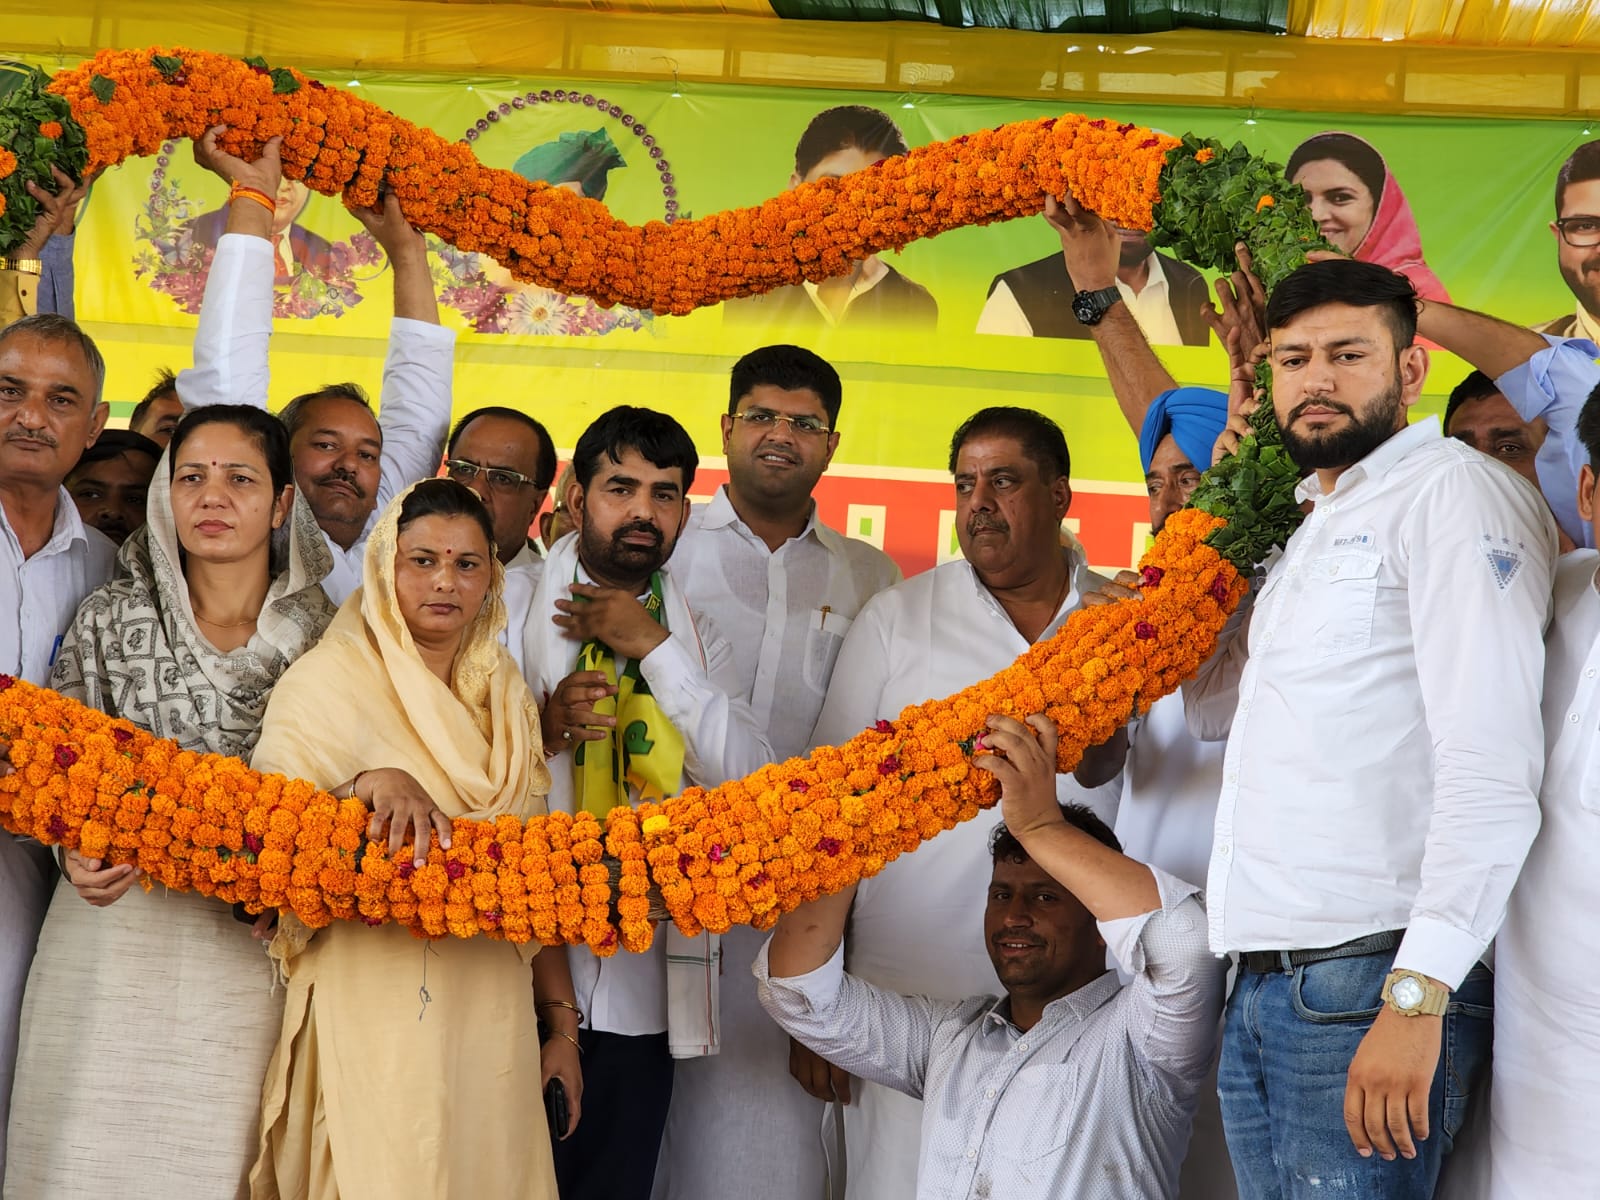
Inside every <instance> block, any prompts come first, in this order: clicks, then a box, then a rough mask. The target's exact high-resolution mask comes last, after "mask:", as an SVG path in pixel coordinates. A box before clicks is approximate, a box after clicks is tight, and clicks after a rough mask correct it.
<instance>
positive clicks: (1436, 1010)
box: [1383, 971, 1450, 1017]
mask: <svg viewBox="0 0 1600 1200" xmlns="http://www.w3.org/2000/svg"><path fill="white" fill-rule="evenodd" d="M1383 1002H1384V1003H1385V1004H1387V1005H1388V1006H1389V1007H1390V1008H1392V1009H1393V1010H1394V1011H1395V1012H1397V1013H1399V1014H1400V1015H1401V1016H1402V1017H1442V1016H1444V1011H1445V1009H1446V1008H1447V1007H1448V1006H1449V1004H1450V989H1449V988H1447V987H1442V986H1440V985H1439V984H1437V983H1435V982H1434V981H1433V980H1431V979H1429V978H1428V977H1427V976H1426V975H1419V974H1417V972H1415V971H1390V972H1389V977H1388V978H1387V979H1385V980H1384V981H1383Z"/></svg>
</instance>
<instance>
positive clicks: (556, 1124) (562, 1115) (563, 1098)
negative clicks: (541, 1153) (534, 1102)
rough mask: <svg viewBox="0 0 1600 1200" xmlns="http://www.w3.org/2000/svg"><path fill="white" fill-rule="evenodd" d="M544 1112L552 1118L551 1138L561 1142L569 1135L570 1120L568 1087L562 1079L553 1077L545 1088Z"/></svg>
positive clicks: (553, 1140)
mask: <svg viewBox="0 0 1600 1200" xmlns="http://www.w3.org/2000/svg"><path fill="white" fill-rule="evenodd" d="M544 1112H545V1116H546V1117H548V1118H549V1120H550V1140H551V1141H552V1142H559V1141H560V1140H561V1139H562V1138H564V1137H566V1136H567V1125H568V1124H569V1121H570V1113H569V1112H568V1109H567V1089H566V1085H564V1084H563V1083H562V1082H561V1080H560V1079H552V1080H551V1081H550V1083H549V1085H548V1086H547V1087H546V1088H545V1089H544Z"/></svg>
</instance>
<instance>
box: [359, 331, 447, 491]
mask: <svg viewBox="0 0 1600 1200" xmlns="http://www.w3.org/2000/svg"><path fill="white" fill-rule="evenodd" d="M455 355H456V335H455V331H454V330H453V329H446V328H445V327H444V326H443V325H434V324H431V323H429V322H427V321H414V320H411V319H410V318H408V317H396V318H394V321H393V323H392V324H391V325H390V327H389V355H388V358H386V359H385V360H384V364H383V394H382V397H381V398H380V400H379V403H378V427H379V428H380V429H381V430H382V431H383V463H382V471H381V474H380V476H379V479H378V503H377V511H378V512H382V511H383V510H384V508H385V507H386V506H387V505H388V503H389V501H390V500H392V499H394V498H395V496H397V495H399V494H400V493H401V492H403V491H404V490H405V489H406V488H408V487H410V486H411V485H412V484H413V483H416V482H417V481H418V480H419V479H428V478H430V477H431V476H434V475H437V474H438V473H439V461H440V459H441V457H442V456H443V454H444V443H445V438H446V437H447V436H448V435H449V433H450V405H451V403H452V390H451V381H452V379H453V377H454V373H455Z"/></svg>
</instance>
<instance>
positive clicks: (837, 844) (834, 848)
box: [817, 837, 844, 855]
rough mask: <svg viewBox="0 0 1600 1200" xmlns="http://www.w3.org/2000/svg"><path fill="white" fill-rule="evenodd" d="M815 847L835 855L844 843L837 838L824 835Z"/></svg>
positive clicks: (842, 847)
mask: <svg viewBox="0 0 1600 1200" xmlns="http://www.w3.org/2000/svg"><path fill="white" fill-rule="evenodd" d="M817 849H818V850H820V851H822V853H824V854H827V855H836V854H838V853H839V851H841V850H843V849H844V843H843V842H841V841H840V840H839V839H838V838H831V837H825V838H823V839H822V840H821V841H820V842H818V843H817Z"/></svg>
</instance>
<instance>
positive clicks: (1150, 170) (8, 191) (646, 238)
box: [0, 48, 1316, 314]
mask: <svg viewBox="0 0 1600 1200" xmlns="http://www.w3.org/2000/svg"><path fill="white" fill-rule="evenodd" d="M45 96H49V97H54V98H56V100H64V101H65V102H66V105H67V108H68V117H67V120H68V123H70V126H71V128H70V129H68V130H66V136H65V137H64V138H63V139H62V141H63V145H64V146H65V145H66V144H68V143H74V144H76V143H79V142H80V139H81V143H82V144H83V145H85V146H86V147H87V155H86V158H87V161H86V162H80V161H78V160H79V159H81V158H83V157H84V155H83V153H82V151H80V150H74V151H72V152H71V153H70V154H68V153H67V152H66V151H65V150H64V151H63V157H62V161H63V162H67V163H68V164H69V165H71V166H74V167H76V168H78V169H80V170H82V169H87V170H89V171H93V170H98V169H100V168H103V167H107V166H111V165H114V164H116V163H119V162H122V161H123V160H124V159H126V158H128V157H129V156H130V155H142V154H155V153H158V152H159V150H160V148H161V145H162V144H163V143H164V142H166V141H167V140H169V139H172V138H176V137H188V138H197V137H200V136H202V135H203V134H204V132H205V130H206V129H208V128H210V127H211V126H213V125H216V124H219V123H220V124H225V125H227V126H228V130H229V132H228V134H227V135H226V137H225V138H224V140H223V144H224V147H225V148H226V149H228V150H229V151H231V152H234V153H238V154H242V155H246V156H253V155H254V154H256V153H257V152H258V150H259V148H260V146H261V145H262V143H264V142H265V141H266V140H267V139H269V138H271V137H274V136H282V137H283V139H284V144H283V162H284V169H285V172H286V173H287V174H288V175H289V176H290V177H291V178H303V179H304V180H305V182H306V183H307V185H308V186H310V187H311V188H312V189H313V190H315V191H319V192H324V193H326V194H329V195H332V194H342V195H343V197H344V199H345V201H346V202H347V203H349V204H354V205H372V204H374V203H376V202H377V199H378V188H379V184H380V183H387V186H388V187H389V188H390V189H391V190H392V191H393V193H394V194H395V195H396V196H397V197H398V198H399V200H400V204H401V207H402V209H403V210H404V211H405V214H406V216H407V218H408V219H409V220H410V221H411V223H412V224H413V225H415V226H416V227H418V228H419V229H421V230H423V231H424V232H427V233H432V234H435V235H437V236H438V237H441V238H443V239H444V240H445V241H447V242H449V243H451V244H452V245H454V246H455V247H456V248H457V249H458V250H462V251H474V252H482V253H486V254H489V255H490V256H491V257H493V258H494V259H495V260H496V261H498V262H499V263H500V264H501V265H503V266H504V267H506V268H507V269H508V270H509V271H510V272H511V274H512V275H513V277H515V278H517V279H521V280H527V281H530V282H533V283H537V284H538V285H540V286H541V287H547V288H550V289H552V290H553V291H557V292H560V293H562V294H563V295H567V296H575V295H582V296H588V297H590V298H591V299H593V300H595V301H597V302H598V303H600V304H602V305H612V304H626V305H628V306H629V307H632V308H635V309H640V310H649V311H651V312H654V313H658V314H660V313H687V312H691V311H693V310H694V309H695V308H698V307H701V306H704V305H708V304H715V303H718V302H719V301H722V300H727V299H730V298H732V297H734V296H747V295H753V294H757V293H762V292H768V291H771V290H773V289H774V288H778V287H783V286H787V285H791V284H795V283H799V282H800V281H801V280H806V279H809V280H812V281H820V280H823V279H827V278H830V277H832V276H835V275H840V274H843V273H844V272H846V271H847V270H849V267H850V263H851V262H853V261H855V260H858V259H860V258H863V257H865V256H866V255H868V254H873V253H877V252H880V251H885V250H890V249H899V248H901V247H903V246H905V245H906V244H908V243H910V242H913V241H916V240H917V239H919V238H924V237H931V236H934V235H935V234H938V233H943V232H945V231H947V230H951V229H957V228H960V227H963V226H967V225H977V224H985V223H988V222H991V221H999V220H1006V219H1009V218H1012V217H1017V216H1024V215H1027V214H1030V213H1036V212H1038V211H1040V209H1041V208H1042V207H1043V204H1044V197H1045V196H1046V195H1065V194H1067V193H1068V192H1071V194H1072V195H1074V196H1076V197H1077V198H1078V199H1079V200H1080V201H1081V202H1083V203H1084V204H1085V205H1087V206H1088V207H1090V208H1092V209H1093V210H1094V211H1096V212H1098V213H1100V214H1101V215H1102V216H1104V217H1106V218H1107V219H1109V220H1112V221H1115V222H1116V223H1117V224H1119V225H1123V226H1125V227H1128V228H1135V229H1146V230H1149V229H1152V227H1153V228H1154V237H1155V239H1156V240H1158V241H1161V240H1162V239H1164V238H1170V237H1172V236H1182V235H1183V234H1184V233H1185V232H1188V231H1190V230H1191V229H1192V228H1193V227H1198V226H1201V225H1205V226H1207V227H1208V228H1209V226H1210V225H1212V224H1214V223H1215V222H1217V221H1219V220H1230V221H1231V222H1232V225H1231V229H1230V235H1231V236H1232V237H1240V236H1242V237H1244V238H1245V240H1246V241H1248V242H1249V243H1250V246H1251V249H1252V251H1255V252H1257V256H1258V259H1260V260H1263V261H1272V262H1277V261H1279V260H1283V261H1287V260H1288V258H1290V257H1292V256H1293V254H1294V253H1295V251H1296V250H1301V251H1303V249H1304V248H1305V247H1306V246H1309V245H1312V244H1315V240H1316V232H1315V224H1314V223H1313V222H1311V221H1310V218H1309V214H1307V213H1305V212H1304V208H1303V206H1302V205H1283V204H1277V205H1267V206H1265V207H1261V206H1260V205H1259V202H1260V200H1261V197H1262V196H1263V195H1266V194H1269V193H1271V194H1275V195H1279V196H1280V197H1281V196H1282V195H1283V192H1282V190H1281V189H1278V188H1277V184H1276V179H1281V171H1280V172H1276V176H1274V175H1273V171H1271V170H1265V171H1264V172H1263V175H1262V178H1263V179H1266V180H1268V181H1269V182H1267V183H1261V182H1260V181H1259V180H1258V179H1257V178H1256V177H1255V176H1254V175H1250V174H1249V173H1235V174H1234V176H1233V178H1234V180H1235V183H1236V185H1237V186H1236V188H1235V192H1234V193H1230V194H1229V196H1228V199H1229V201H1230V202H1229V203H1228V205H1227V206H1226V212H1225V214H1224V213H1219V212H1210V213H1207V212H1205V211H1203V210H1201V211H1197V212H1193V213H1186V214H1184V215H1183V216H1182V217H1181V218H1174V219H1171V220H1166V219H1163V218H1162V213H1161V212H1160V210H1159V206H1158V201H1163V200H1169V199H1170V198H1168V197H1166V195H1165V184H1164V181H1168V182H1172V183H1181V182H1183V181H1184V180H1186V179H1187V178H1188V175H1187V174H1186V173H1185V172H1186V170H1187V168H1186V166H1185V164H1187V167H1188V168H1201V167H1203V169H1205V170H1207V171H1208V172H1209V171H1212V170H1213V168H1217V167H1226V168H1227V169H1229V170H1230V171H1231V169H1232V168H1231V165H1230V164H1231V162H1232V158H1233V156H1234V153H1235V151H1234V150H1228V151H1226V152H1225V153H1224V152H1222V149H1223V148H1222V147H1221V146H1220V145H1219V144H1218V143H1214V142H1205V143H1201V142H1198V141H1195V140H1193V139H1185V140H1184V141H1183V142H1180V141H1179V140H1178V139H1176V138H1172V137H1168V136H1166V135H1165V134H1158V133H1154V132H1152V131H1150V130H1148V129H1143V128H1140V127H1138V126H1135V125H1129V124H1117V123H1116V122H1113V121H1108V120H1105V119H1090V118H1088V117H1083V116H1078V115H1066V116H1061V117H1048V118H1044V119H1040V120H1033V121H1019V122H1015V123H1013V124H1010V125H1003V126H1001V127H999V128H998V129H990V130H983V131H979V132H977V133H972V134H967V135H963V136H961V137H958V138H954V139H952V140H950V141H947V142H940V143H936V144H933V145H928V146H918V147H916V148H915V149H913V150H911V151H910V152H909V153H907V154H903V155H895V156H893V157H891V158H887V159H884V160H882V161H881V162H878V163H875V164H874V165H872V166H871V167H868V168H867V169H865V170H863V171H858V172H856V173H854V174H852V175H848V176H845V177H844V178H842V179H822V180H817V181H815V182H813V183H809V184H803V185H801V186H800V187H797V188H794V189H791V190H789V191H786V192H783V193H781V194H780V195H778V196H774V197H773V198H772V199H770V200H768V201H766V202H765V203H763V204H761V205H759V206H756V207H753V208H741V209H730V210H727V211H725V212H719V213H714V214H712V215H710V216H706V217H700V218H697V219H695V220H680V221H673V222H670V223H669V222H666V221H651V222H647V223H646V224H645V225H643V226H634V225H629V224H627V223H625V222H622V221H618V220H616V219H615V218H614V217H612V216H611V214H610V212H609V211H608V210H607V209H606V207H605V205H603V204H601V203H600V202H599V201H596V200H591V199H588V198H586V197H582V196H575V195H573V194H572V193H571V192H568V191H566V190H564V189H562V188H552V187H549V186H548V185H545V184H542V183H530V182H529V181H528V180H525V179H523V178H522V177H521V176H519V175H517V174H516V173H515V172H513V171H507V170H494V169H491V168H488V167H485V166H483V165H482V164H481V163H479V162H478V161H477V159H476V158H475V157H474V156H473V154H472V150H471V147H470V145H468V144H467V143H465V142H448V141H446V140H445V139H444V138H442V137H440V136H439V135H438V134H436V133H434V132H432V131H431V130H427V129H422V128H420V127H418V126H416V125H414V124H412V123H411V122H410V121H407V120H404V119H403V118H401V117H397V116H395V115H394V114H393V113H390V112H387V111H385V110H384V109H382V108H379V107H378V106H377V105H375V104H371V103H369V102H367V101H365V100H362V99H359V98H357V97H355V96H352V95H350V94H349V93H347V92H343V91H340V90H338V89H335V88H329V87H326V86H324V85H323V84H322V83H320V82H318V81H317V80H314V79H309V78H307V77H306V76H305V75H302V74H301V73H299V72H298V71H295V70H293V69H290V68H286V67H269V66H268V64H267V63H266V61H265V60H263V59H259V58H253V59H245V60H239V59H234V58H229V57H227V56H225V55H220V54H212V53H209V52H205V51H197V50H189V49H172V50H164V49H159V48H158V49H144V50H104V51H101V52H100V53H99V54H97V55H95V57H94V58H93V59H91V60H89V61H88V62H85V63H82V64H80V65H78V66H76V67H71V68H68V69H66V70H63V71H61V72H58V73H57V74H56V75H55V76H54V78H53V79H52V80H51V81H50V83H49V86H48V89H46V90H45V91H44V92H38V91H34V92H33V93H32V94H31V95H30V92H29V89H28V88H25V87H22V88H18V89H16V90H15V91H14V92H12V93H11V95H10V96H8V97H7V98H6V100H5V101H4V104H5V106H6V111H7V112H24V111H27V112H32V111H34V110H33V109H28V108H26V106H27V105H28V104H35V105H37V104H38V103H42V102H44V101H43V100H42V97H45ZM28 119H29V120H32V118H31V117H30V118H28ZM484 120H485V121H486V122H487V117H485V118H484ZM34 125H35V127H37V126H38V122H37V121H35V122H34ZM1201 148H1205V149H1208V150H1210V151H1211V152H1212V153H1213V154H1214V155H1215V156H1216V161H1215V162H1213V163H1206V164H1201V163H1199V162H1198V161H1197V159H1196V152H1197V151H1198V150H1199V149H1201ZM657 149H659V147H652V150H657ZM1235 150H1237V151H1239V152H1240V153H1242V154H1243V155H1244V156H1245V157H1246V158H1247V159H1248V158H1249V152H1248V151H1245V150H1243V148H1242V147H1236V148H1235ZM1250 161H1251V162H1253V163H1260V160H1254V159H1251V160H1250ZM46 165H47V164H46ZM24 176H26V177H29V178H45V179H48V172H47V171H46V172H45V173H44V175H43V176H40V175H39V173H38V163H37V162H36V161H32V162H30V163H29V164H28V165H27V166H26V169H25V170H22V171H18V170H15V169H13V170H10V171H7V172H0V197H3V198H4V199H5V200H6V201H7V202H8V203H10V204H11V205H12V206H13V207H15V206H16V205H17V204H18V197H19V196H21V197H24V198H26V197H27V193H26V191H25V189H23V188H22V179H23V177H24ZM1258 184H1259V185H1260V186H1259V187H1258ZM1284 186H1285V187H1286V186H1287V184H1285V185H1284ZM1186 187H1187V185H1186V184H1185V186H1184V187H1179V188H1177V189H1175V191H1177V192H1180V193H1181V192H1184V191H1185V188H1186ZM1246 202H1247V203H1246ZM1169 207H1170V204H1169ZM1286 209H1287V210H1288V212H1289V214H1290V217H1291V219H1290V220H1289V221H1288V222H1286V221H1284V220H1280V219H1278V217H1277V216H1275V215H1274V214H1284V213H1285V210H1286ZM1296 212H1298V213H1299V217H1300V218H1302V219H1300V220H1299V221H1298V224H1296V222H1295V219H1294V217H1293V214H1295V213H1296ZM1169 216H1170V214H1169ZM9 219H10V218H9V217H8V216H7V214H5V213H0V220H5V221H9ZM1291 225H1294V226H1295V227H1294V228H1293V229H1291V228H1290V226H1291ZM3 231H4V226H0V232H3ZM1175 231H1176V232H1175ZM1259 238H1274V239H1280V238H1288V239H1289V241H1288V242H1286V243H1285V246H1286V248H1285V249H1284V250H1283V252H1282V253H1281V254H1279V253H1273V252H1269V253H1267V254H1266V255H1265V256H1263V255H1262V254H1261V250H1262V249H1263V247H1262V246H1259V245H1258V239H1259ZM1208 256H1209V257H1208ZM1188 257H1189V260H1190V261H1192V262H1194V263H1196V265H1200V266H1211V267H1229V266H1231V265H1232V262H1233V259H1232V242H1231V240H1230V241H1228V242H1227V244H1226V245H1221V244H1217V243H1216V239H1215V238H1212V237H1209V236H1208V237H1206V238H1201V239H1198V240H1196V241H1195V242H1194V243H1193V245H1192V246H1191V250H1190V253H1189V254H1188ZM1263 278H1264V279H1265V280H1266V282H1267V283H1268V284H1269V286H1270V285H1271V283H1273V282H1275V280H1272V279H1267V278H1266V276H1263Z"/></svg>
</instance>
